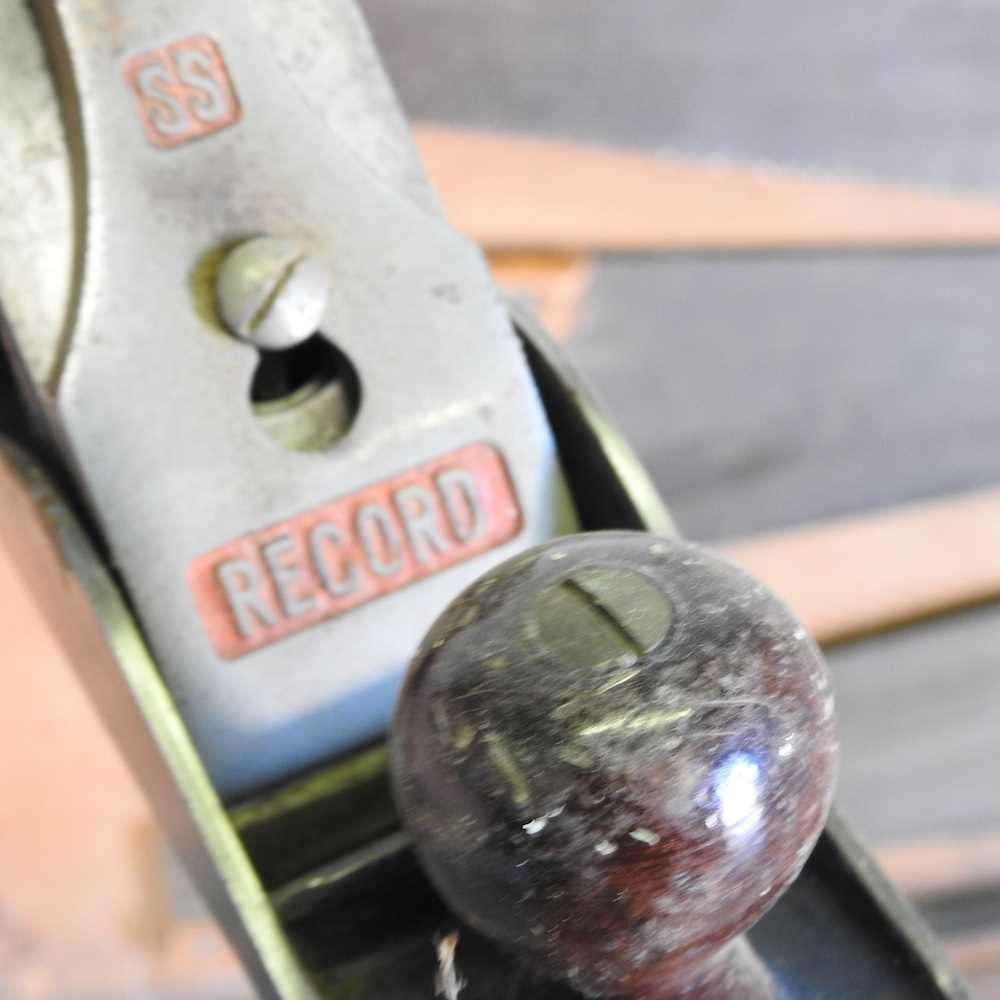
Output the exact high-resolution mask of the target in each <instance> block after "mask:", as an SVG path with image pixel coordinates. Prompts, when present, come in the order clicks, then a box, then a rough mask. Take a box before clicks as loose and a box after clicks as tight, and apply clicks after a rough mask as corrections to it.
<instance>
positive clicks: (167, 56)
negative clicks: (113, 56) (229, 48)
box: [124, 35, 240, 149]
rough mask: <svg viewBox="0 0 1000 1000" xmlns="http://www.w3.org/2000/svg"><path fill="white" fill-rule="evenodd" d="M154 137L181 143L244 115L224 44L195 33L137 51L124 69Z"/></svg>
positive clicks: (162, 143) (164, 143) (158, 142)
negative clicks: (162, 44) (224, 55)
mask: <svg viewBox="0 0 1000 1000" xmlns="http://www.w3.org/2000/svg"><path fill="white" fill-rule="evenodd" d="M124 73H125V79H126V81H127V82H128V85H129V87H130V88H131V90H132V92H133V93H134V94H135V96H136V100H137V101H138V105H139V118H140V120H141V121H142V125H143V128H144V129H145V130H146V135H147V137H148V138H149V141H150V142H151V143H152V144H153V145H154V146H159V147H160V148H161V149H171V148H172V147H174V146H181V145H183V144H184V143H186V142H191V140H193V139H199V138H201V137H202V136H203V135H209V134H211V133H212V132H218V131H220V130H221V129H224V128H228V126H230V125H234V124H235V123H236V122H238V121H239V120H240V102H239V100H238V98H237V97H236V91H235V90H234V89H233V83H232V80H230V78H229V72H228V71H227V69H226V64H225V62H223V59H222V53H221V52H220V51H219V47H218V46H217V45H216V44H215V42H213V41H212V40H211V39H210V38H207V37H206V36H204V35H196V36H195V37H193V38H185V39H184V40H183V41H180V42H174V43H173V44H171V45H167V46H164V47H163V48H161V49H151V50H150V51H148V52H143V53H141V54H140V55H137V56H134V57H133V58H131V59H130V60H129V61H128V62H127V63H126V64H125V68H124Z"/></svg>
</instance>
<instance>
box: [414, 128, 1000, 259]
mask: <svg viewBox="0 0 1000 1000" xmlns="http://www.w3.org/2000/svg"><path fill="white" fill-rule="evenodd" d="M416 139H417V144H418V146H419V148H420V152H421V154H422V155H423V158H424V161H425V163H426V164H427V168H428V171H429V173H430V175H431V180H432V182H433V183H434V185H435V187H436V188H437V189H438V191H439V192H440V194H441V196H442V199H443V201H444V203H445V207H446V209H447V212H448V215H449V217H450V219H451V221H452V222H453V223H454V224H455V225H456V226H457V227H458V228H459V229H461V230H462V231H463V232H465V233H466V234H467V235H469V236H470V237H472V238H473V239H475V240H477V241H478V242H480V243H482V244H483V245H485V246H488V247H491V248H500V249H521V250H525V249H527V250H535V249H542V250H546V249H549V250H552V249H554V250H572V251H580V252H591V251H634V250H676V249H685V248H695V249H699V248H706V249H708V248H715V249H727V248H734V249H750V248H773V247H851V246H855V247H857V246H860V247H866V248H871V247H879V246H949V245H962V246H970V245H998V244H1000V200H997V199H994V198H990V197H986V196H982V197H980V196H975V195H957V194H951V193H945V192H937V191H921V190H917V189H909V188H904V187H894V186H891V185H884V184H875V183H866V182H862V181H854V180H848V179H841V178H836V177H831V178H826V177H818V176H817V177H811V176H805V175H801V174H795V173H791V172H787V173H786V172H783V171H781V170H779V169H775V168H767V169H764V168H759V167H756V166H753V165H746V164H733V165H724V164H718V163H714V162H712V163H707V162H697V161H685V160H672V159H665V158H654V157H651V156H647V155H640V154H630V153H625V152H620V151H615V150H610V149H602V148H594V147H587V146H581V145H575V144H573V143H569V142H557V141H551V140H543V139H529V138H525V137H520V136H510V135H499V134H493V133H488V132H475V131H466V130H460V129H448V128H441V127H432V126H424V127H422V128H418V129H417V131H416Z"/></svg>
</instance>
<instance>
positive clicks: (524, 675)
mask: <svg viewBox="0 0 1000 1000" xmlns="http://www.w3.org/2000/svg"><path fill="white" fill-rule="evenodd" d="M836 751H837V737H836V730H835V722H834V717H833V697H832V694H831V691H830V686H829V679H828V675H827V670H826V667H825V665H824V663H823V660H822V658H821V656H820V654H819V652H818V650H817V649H816V647H815V645H814V644H813V642H812V641H811V640H810V639H809V637H808V636H807V635H806V633H805V630H804V629H803V628H802V626H801V625H800V623H799V622H798V621H797V620H796V619H795V618H794V616H793V615H792V614H791V612H790V611H789V610H788V609H787V608H786V607H785V606H784V605H783V604H782V603H781V602H780V601H779V600H778V599H777V598H776V597H775V596H774V595H773V594H771V593H770V592H769V591H767V590H766V589H765V588H764V587H763V586H762V585H761V584H759V583H758V582H757V581H755V580H754V579H752V578H751V577H749V576H748V575H747V574H745V573H743V572H742V571H741V570H739V569H737V568H736V567H734V566H732V565H731V564H729V563H728V562H726V561H724V560H723V559H721V558H720V557H718V556H716V555H713V554H711V553H709V552H707V551H706V550H704V549H702V548H699V547H698V546H695V545H692V544H688V543H683V542H679V541H676V540H670V539H660V538H655V537H653V536H650V535H645V534H639V533H633V532H600V533H593V534H586V535H578V536H574V537H570V538H563V539H559V540H557V541H554V542H550V543H548V544H546V545H543V546H541V547H539V548H536V549H534V550H532V551H531V552H529V553H527V554H524V555H521V556H518V557H516V558H515V559H513V560H511V561H509V562H507V563H505V564H504V565H502V566H500V567H498V568H497V569H495V570H493V571H492V572H490V573H489V574H488V575H487V576H486V577H484V578H483V579H481V580H480V581H479V582H477V583H476V584H474V585H473V586H472V587H470V588H469V589H468V590H466V591H465V592H464V593H463V594H462V595H461V596H459V597H458V598H457V599H456V600H455V601H454V602H453V603H452V604H451V606H450V607H449V608H448V609H447V610H446V611H445V612H444V614H442V616H441V617H440V618H439V619H438V621H437V622H436V623H435V625H434V626H433V627H432V629H431V631H430V633H429V635H428V636H427V639H426V640H425V642H424V643H423V645H422V647H421V649H420V650H419V652H418V653H417V656H416V658H415V660H414V662H413V665H412V667H411V669H410V672H409V675H408V677H407V680H406V683H405V685H404V688H403V692H402V695H401V700H400V703H399V707H398V711H397V715H396V720H395V725H394V733H393V739H392V762H393V773H394V780H395V788H396V794H397V800H398V804H399V807H400V810H401V813H402V816H403V819H404V822H405V823H406V825H407V827H408V828H409V830H410V831H411V832H412V834H413V837H414V840H415V843H416V848H417V851H418V854H419V856H420V858H421V860H422V862H423V864H424V866H425V868H426V870H427V872H428V873H429V875H430V878H431V879H432V881H433V882H434V884H435V886H436V887H437V889H438V890H439V891H440V893H441V895H442V896H443V897H444V899H445V900H446V901H447V902H448V903H449V905H450V906H451V907H452V908H453V909H454V910H455V911H456V912H457V913H458V914H459V915H460V916H461V917H462V918H464V919H465V920H466V921H467V922H468V923H469V924H471V925H472V926H474V927H476V928H477V929H479V930H481V931H483V932H484V933H486V934H487V935H489V936H491V937H492V938H494V939H495V940H496V941H498V942H499V943H501V944H503V945H507V946H510V947H513V948H516V949H518V950H520V951H521V952H522V953H524V954H526V955H528V956H530V958H531V960H533V961H534V962H536V963H538V964H539V965H541V966H542V967H543V968H544V969H545V970H546V971H547V973H548V974H550V975H551V976H552V977H553V978H561V979H564V980H567V981H569V982H570V983H572V985H573V986H575V987H576V989H578V990H579V991H580V992H581V993H583V994H584V995H585V996H588V997H623V998H629V1000H666V998H673V997H681V996H698V997H706V998H707V997H736V998H740V1000H752V998H755V997H769V996H773V995H774V993H773V985H772V983H771V981H770V978H769V977H768V975H767V973H766V971H765V970H764V968H763V966H762V965H761V963H760V962H759V961H758V960H757V959H756V957H755V956H754V955H753V953H752V951H751V950H750V948H749V945H748V944H747V943H746V942H745V941H744V939H743V938H742V937H740V935H741V934H742V933H743V932H744V931H745V930H746V929H747V928H748V927H750V926H751V925H752V924H753V923H754V922H755V921H756V920H757V919H758V918H759V917H760V916H761V914H763V913H764V912H765V911H766V910H767V909H768V908H769V907H770V906H771V905H772V904H773V903H774V902H775V900H776V899H777V898H778V896H779V895H780V893H781V892H782V890H784V889H785V888H786V887H787V886H788V884H789V883H790V882H791V881H792V880H793V879H794V878H795V876H796V875H797V874H798V872H799V870H800V869H801V867H802V865H803V863H804V862H805V860H806V858H807V856H808V854H809V852H810V850H811V849H812V847H813V845H814V843H815V841H816V839H817V837H818V836H819V834H820V831H821V830H822V828H823V824H824V822H825V819H826V816H827V812H828V809H829V806H830V800H831V796H832V790H833V782H834V774H835V769H836Z"/></svg>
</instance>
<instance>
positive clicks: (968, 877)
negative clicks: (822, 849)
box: [878, 831, 1000, 929]
mask: <svg viewBox="0 0 1000 1000" xmlns="http://www.w3.org/2000/svg"><path fill="white" fill-rule="evenodd" d="M878 859H879V863H880V864H881V865H882V867H883V869H884V870H885V872H886V874H887V875H888V876H889V878H891V879H892V880H893V881H894V882H895V883H896V884H897V885H898V886H899V887H900V888H901V889H902V890H903V891H904V892H905V893H906V894H907V895H908V896H910V897H911V898H913V899H926V898H930V897H933V896H951V895H961V894H963V893H973V892H977V891H981V890H983V889H991V888H992V889H995V891H996V893H997V926H998V929H1000V833H997V832H995V831H994V832H991V833H984V834H979V835H963V836H957V837H942V838H940V839H938V840H917V841H913V842H912V843H901V844H886V845H883V846H882V847H880V848H879V849H878Z"/></svg>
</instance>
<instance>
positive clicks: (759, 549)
mask: <svg viewBox="0 0 1000 1000" xmlns="http://www.w3.org/2000/svg"><path fill="white" fill-rule="evenodd" d="M724 551H725V552H726V554H727V555H729V556H730V557H731V558H732V559H734V560H735V561H736V562H738V563H740V564H741V565H743V566H744V567H746V568H747V569H748V570H749V571H750V572H751V573H753V574H754V575H755V576H757V577H759V578H760V579H761V580H763V581H764V582H766V583H767V584H769V585H770V586H771V587H772V588H773V589H775V590H776V591H777V592H778V593H779V594H781V595H782V596H783V597H784V598H785V599H786V600H787V601H788V602H789V603H790V604H791V606H792V607H793V608H794V609H795V610H796V612H797V613H798V614H799V616H800V617H801V618H802V619H803V620H804V621H805V623H806V624H807V626H808V627H809V629H810V630H811V631H812V633H813V635H815V636H816V637H817V639H818V640H819V641H820V642H827V643H829V642H836V641H839V640H843V639H847V638H851V637H854V636H858V635H862V634H864V633H867V632H873V631H878V630H881V629H886V628H890V627H893V626H897V625H902V624H905V623H907V622H911V621H914V620H917V619H919V618H923V617H926V616H928V615H936V614H943V613H945V612H947V611H951V610H954V609H957V608H961V607H964V606H968V605H971V604H975V603H979V602H982V601H988V600H995V599H997V598H998V597H1000V490H986V491H983V492H979V493H973V494H969V495H966V496H959V497H952V498H946V499H943V500H938V501H934V502H928V503H918V504H912V505H908V506H906V507H900V508H896V509H891V510H887V511H883V512H880V513H878V514H872V515H867V516H863V517H856V518H851V519H846V520H840V521H831V522H829V523H825V524H817V525H807V526H805V527H803V528H798V529H796V530H793V531H787V532H780V533H776V534H772V535H767V536H762V537H758V538H753V539H749V540H746V541H741V542H734V543H732V544H729V545H726V546H724Z"/></svg>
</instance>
